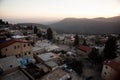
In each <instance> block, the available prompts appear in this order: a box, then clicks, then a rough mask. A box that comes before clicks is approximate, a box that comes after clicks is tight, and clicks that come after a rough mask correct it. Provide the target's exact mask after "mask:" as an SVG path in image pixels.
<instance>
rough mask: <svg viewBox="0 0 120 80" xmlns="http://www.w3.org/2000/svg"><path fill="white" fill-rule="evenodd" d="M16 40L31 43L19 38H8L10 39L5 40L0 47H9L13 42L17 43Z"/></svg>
mask: <svg viewBox="0 0 120 80" xmlns="http://www.w3.org/2000/svg"><path fill="white" fill-rule="evenodd" d="M16 42H19V43H30V42H29V41H27V40H18V39H11V40H8V41H5V42H3V43H1V44H0V49H2V48H4V47H7V46H9V45H11V44H13V43H16Z"/></svg>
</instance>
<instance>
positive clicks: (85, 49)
mask: <svg viewBox="0 0 120 80" xmlns="http://www.w3.org/2000/svg"><path fill="white" fill-rule="evenodd" d="M78 48H79V49H80V50H82V51H84V52H90V51H92V48H90V47H88V46H84V45H81V46H79V47H78Z"/></svg>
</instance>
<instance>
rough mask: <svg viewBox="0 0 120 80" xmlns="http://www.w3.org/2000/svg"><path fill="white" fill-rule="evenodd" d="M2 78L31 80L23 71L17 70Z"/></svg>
mask: <svg viewBox="0 0 120 80" xmlns="http://www.w3.org/2000/svg"><path fill="white" fill-rule="evenodd" d="M1 80H29V79H28V77H27V76H26V75H25V74H24V73H22V72H21V71H15V72H12V73H10V74H7V75H5V76H2V77H1Z"/></svg>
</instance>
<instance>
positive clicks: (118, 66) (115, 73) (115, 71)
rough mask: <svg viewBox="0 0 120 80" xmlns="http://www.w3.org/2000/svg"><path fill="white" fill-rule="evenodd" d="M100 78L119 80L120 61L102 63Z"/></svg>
mask: <svg viewBox="0 0 120 80" xmlns="http://www.w3.org/2000/svg"><path fill="white" fill-rule="evenodd" d="M101 76H102V78H103V79H104V80H120V60H118V58H117V59H114V60H106V61H104V63H103V69H102V73H101Z"/></svg>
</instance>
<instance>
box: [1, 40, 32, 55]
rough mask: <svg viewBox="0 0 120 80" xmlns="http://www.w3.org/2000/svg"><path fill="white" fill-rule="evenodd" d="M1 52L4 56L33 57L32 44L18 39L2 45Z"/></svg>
mask: <svg viewBox="0 0 120 80" xmlns="http://www.w3.org/2000/svg"><path fill="white" fill-rule="evenodd" d="M0 52H1V55H2V56H16V57H23V56H26V55H31V56H32V47H31V42H29V41H27V40H18V39H11V40H7V41H5V42H3V43H1V44H0Z"/></svg>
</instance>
